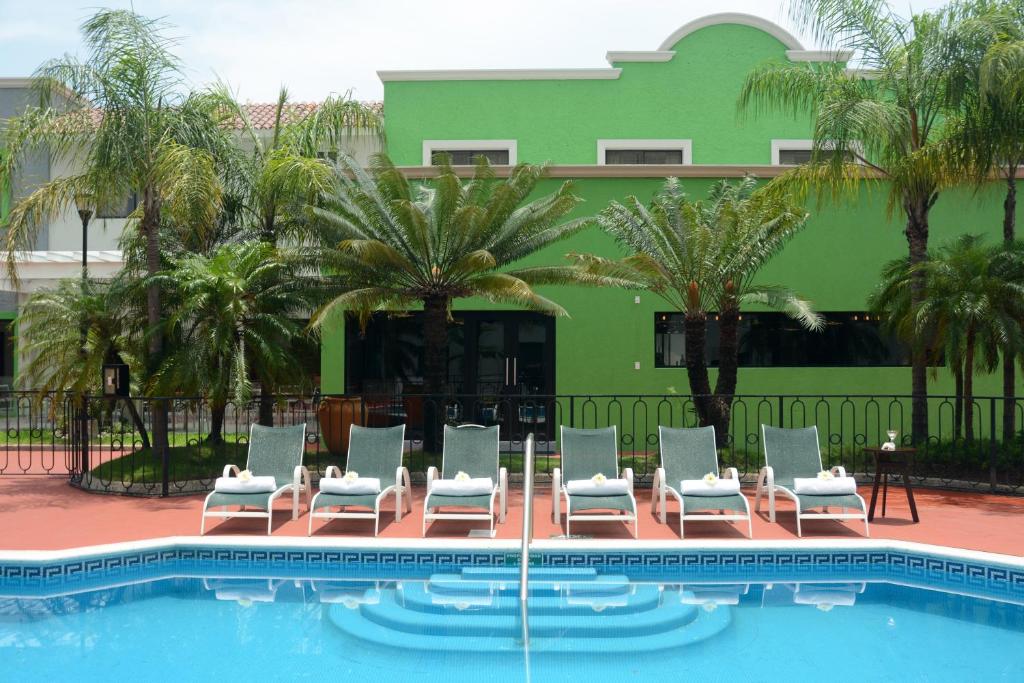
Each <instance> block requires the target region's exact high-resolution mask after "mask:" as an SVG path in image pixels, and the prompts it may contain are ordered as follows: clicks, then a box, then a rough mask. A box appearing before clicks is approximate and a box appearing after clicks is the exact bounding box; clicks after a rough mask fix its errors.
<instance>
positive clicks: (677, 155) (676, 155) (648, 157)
mask: <svg viewBox="0 0 1024 683" xmlns="http://www.w3.org/2000/svg"><path fill="white" fill-rule="evenodd" d="M604 163H606V164H681V163H683V150H681V149H606V150H605V151H604Z"/></svg>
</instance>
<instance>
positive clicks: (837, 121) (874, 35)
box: [739, 0, 964, 442]
mask: <svg viewBox="0 0 1024 683" xmlns="http://www.w3.org/2000/svg"><path fill="white" fill-rule="evenodd" d="M790 8H791V15H792V17H793V19H794V21H795V22H796V24H797V25H798V26H799V28H801V29H805V30H808V31H809V32H810V33H811V34H812V35H813V37H814V38H815V39H816V40H818V41H819V42H821V43H822V44H823V45H825V46H826V47H827V48H828V49H835V50H849V51H852V52H853V54H854V60H856V63H857V65H858V67H859V68H857V69H848V68H846V67H845V66H844V65H842V64H838V63H827V64H815V65H814V66H813V67H808V66H807V65H795V64H790V63H784V64H783V63H772V64H766V65H763V66H760V67H758V68H757V69H755V70H754V71H753V72H752V73H751V74H749V75H748V77H747V79H746V81H745V83H744V85H743V88H742V90H741V94H740V97H739V107H740V109H741V110H744V111H755V112H761V111H781V112H785V113H792V114H794V115H801V116H802V115H805V114H810V117H811V121H812V126H813V139H814V152H813V156H812V160H811V162H810V163H808V164H806V165H804V166H801V167H798V168H795V169H793V170H792V171H789V172H788V173H786V174H784V175H783V176H781V177H780V178H777V179H776V180H775V181H774V184H775V185H776V186H777V187H778V188H779V189H780V190H782V191H784V192H786V193H790V192H793V191H794V190H796V191H798V192H800V193H806V192H809V191H828V192H831V193H832V194H833V195H837V194H842V193H853V192H856V191H857V190H858V189H859V187H860V186H861V185H862V183H861V181H862V180H864V179H867V178H880V179H883V180H885V181H886V182H887V183H888V185H889V210H890V211H897V210H898V211H900V212H901V213H902V214H903V215H904V218H905V234H906V238H907V245H908V253H909V255H910V261H911V264H913V265H917V264H919V263H922V262H923V261H924V260H925V259H926V258H927V254H928V221H929V213H930V211H931V209H932V207H933V206H934V205H935V202H936V200H937V199H938V197H939V193H940V192H941V191H942V190H943V189H945V188H947V187H950V186H951V185H953V184H956V183H957V182H959V178H958V177H957V176H956V174H953V173H950V172H949V169H948V165H947V164H945V163H943V156H942V149H943V144H944V139H943V132H942V125H941V124H942V121H943V116H944V115H945V114H948V113H949V106H950V100H951V93H952V92H954V91H956V90H957V89H959V88H962V87H963V83H962V79H963V78H964V72H963V69H961V68H957V67H958V66H960V63H959V62H958V59H959V57H960V55H961V48H962V45H961V40H962V35H961V33H960V31H959V24H960V22H961V21H962V15H961V12H959V11H954V10H950V9H944V10H940V11H936V12H924V13H919V14H914V15H912V16H911V17H909V18H904V17H900V16H899V15H897V14H896V13H895V12H894V11H893V10H892V8H891V7H890V6H889V4H888V3H887V2H886V1H885V0H793V2H792V3H791V5H790ZM913 272H914V276H913V281H912V290H911V295H912V299H913V302H914V305H915V306H918V305H920V304H921V303H922V302H923V301H924V299H925V294H926V292H925V282H924V274H923V271H920V270H916V269H915V270H914V271H913ZM912 366H913V367H912V394H913V397H914V398H913V408H912V419H911V423H912V438H913V440H914V441H915V442H916V441H921V440H923V439H925V438H927V435H928V401H927V392H928V387H927V358H926V357H925V356H924V355H923V354H922V353H920V352H918V351H915V352H914V353H913V358H912Z"/></svg>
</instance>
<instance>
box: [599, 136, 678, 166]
mask: <svg viewBox="0 0 1024 683" xmlns="http://www.w3.org/2000/svg"><path fill="white" fill-rule="evenodd" d="M615 149H657V150H676V149H678V150H681V151H682V152H683V163H682V165H683V166H690V165H692V164H693V140H651V139H646V140H645V139H633V140H625V139H618V140H616V139H608V140H598V141H597V165H598V166H607V164H606V163H605V160H604V159H605V153H606V152H607V151H608V150H615Z"/></svg>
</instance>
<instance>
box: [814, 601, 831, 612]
mask: <svg viewBox="0 0 1024 683" xmlns="http://www.w3.org/2000/svg"><path fill="white" fill-rule="evenodd" d="M815 607H817V608H818V611H819V612H831V611H832V608H833V607H835V605H833V604H832V603H831V602H819V603H818V604H817V605H815Z"/></svg>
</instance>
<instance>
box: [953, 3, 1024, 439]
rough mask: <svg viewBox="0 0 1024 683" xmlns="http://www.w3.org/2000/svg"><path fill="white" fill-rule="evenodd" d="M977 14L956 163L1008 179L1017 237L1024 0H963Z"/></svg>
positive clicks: (1007, 364) (1010, 376)
mask: <svg viewBox="0 0 1024 683" xmlns="http://www.w3.org/2000/svg"><path fill="white" fill-rule="evenodd" d="M963 10H964V13H965V15H967V16H969V17H972V18H973V20H974V21H973V23H972V24H971V25H970V27H969V29H970V32H971V33H972V34H973V35H972V36H971V40H970V43H971V44H970V47H971V49H969V50H965V51H964V55H963V57H962V59H963V61H964V72H965V73H966V74H967V76H968V83H969V86H968V87H967V88H965V89H964V90H963V91H962V92H960V93H959V96H960V97H959V101H960V106H961V109H960V111H959V112H958V113H957V115H956V116H952V117H950V121H949V123H948V124H947V125H948V126H949V128H950V130H951V141H952V143H953V144H952V146H951V151H952V155H953V157H954V164H955V165H956V167H957V168H958V169H960V170H962V171H963V172H964V173H965V175H966V176H967V177H968V178H970V179H972V180H973V182H974V183H975V184H976V185H977V186H978V187H983V186H986V185H988V184H989V183H991V182H992V176H993V172H994V173H995V175H996V177H997V178H998V179H1000V180H1001V181H1002V182H1003V183H1004V184H1005V187H1006V189H1005V198H1004V200H1003V241H1004V243H1005V244H1006V245H1007V246H1010V245H1012V244H1013V242H1014V240H1016V221H1017V173H1018V171H1019V170H1020V169H1021V168H1022V167H1024V4H1022V3H1020V2H1002V1H996V2H993V1H992V0H963ZM1015 364H1016V358H1015V357H1014V355H1013V354H1012V353H1008V354H1004V357H1003V440H1004V441H1005V442H1009V441H1011V440H1013V439H1014V438H1015V436H1016V431H1017V429H1016V422H1017V415H1016V372H1015Z"/></svg>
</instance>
